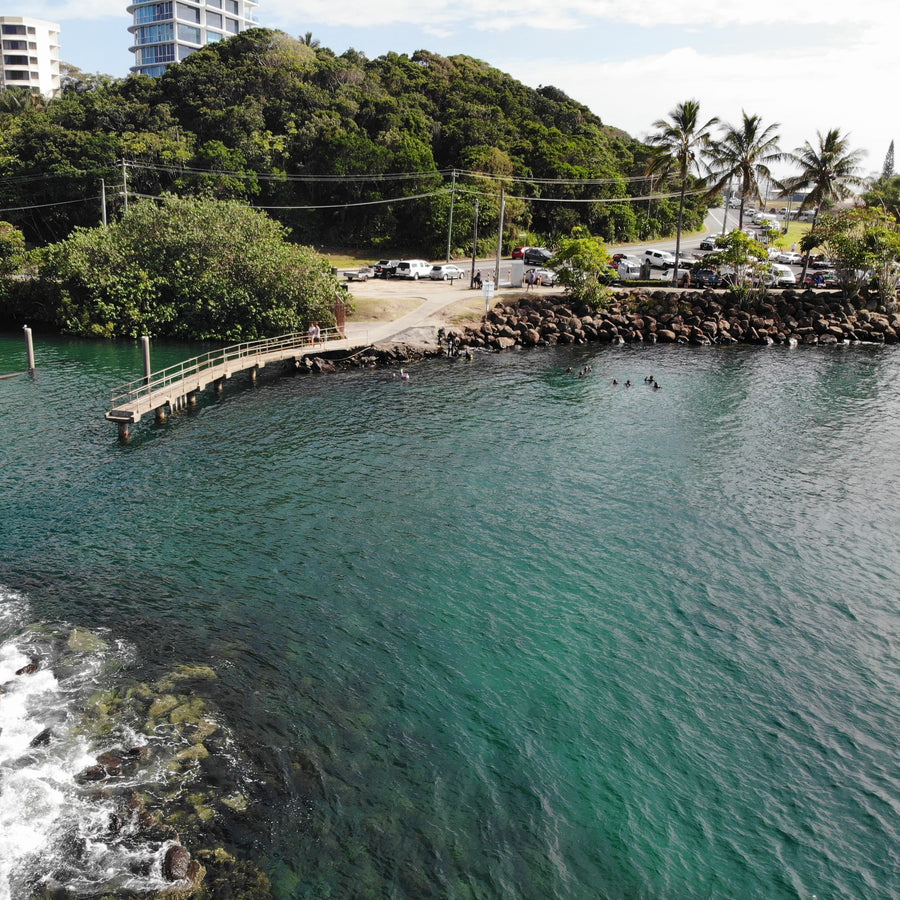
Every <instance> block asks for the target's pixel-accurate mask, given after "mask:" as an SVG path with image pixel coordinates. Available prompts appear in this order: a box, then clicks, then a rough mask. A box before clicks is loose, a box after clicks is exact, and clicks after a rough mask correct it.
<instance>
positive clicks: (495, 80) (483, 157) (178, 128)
mask: <svg viewBox="0 0 900 900" xmlns="http://www.w3.org/2000/svg"><path fill="white" fill-rule="evenodd" d="M0 120H2V129H0V191H2V196H0V204H2V207H3V209H4V210H6V211H5V212H4V213H3V217H4V218H5V219H8V220H9V221H11V222H12V223H13V224H15V225H18V226H19V227H20V228H22V230H23V231H24V232H25V234H26V237H27V238H28V240H29V241H31V242H32V243H36V244H45V243H50V242H53V241H57V240H59V239H61V238H63V237H65V236H66V235H67V234H68V233H69V232H70V231H71V230H72V228H73V227H74V226H76V225H90V226H92V225H96V224H97V223H98V221H99V219H100V208H101V205H100V193H101V181H102V182H103V183H104V184H105V189H106V199H107V208H108V211H109V215H110V216H116V215H118V214H119V213H120V212H121V210H122V206H123V198H124V190H123V182H124V183H125V184H126V185H127V191H128V197H129V201H130V202H134V201H135V200H136V198H137V197H139V196H145V197H157V196H160V195H161V194H163V193H174V194H178V195H181V196H200V197H206V198H220V199H228V200H234V199H236V200H242V201H246V202H248V203H250V204H252V205H254V206H257V207H260V208H262V209H265V210H266V211H267V212H268V214H269V215H271V216H272V217H273V218H275V219H277V220H278V221H280V222H281V223H283V224H285V225H287V226H288V227H289V228H290V229H291V233H292V235H293V238H294V239H295V240H298V241H301V242H304V243H310V244H313V245H316V246H326V245H327V246H332V247H337V246H343V247H366V248H372V249H376V248H383V249H384V250H388V249H389V248H391V247H404V248H415V249H416V250H418V251H419V252H421V253H422V254H423V255H428V256H435V255H440V254H441V252H442V251H443V250H445V249H446V246H447V240H448V222H449V219H450V207H451V203H452V206H453V216H452V219H453V230H452V236H451V243H452V247H453V248H454V249H459V250H465V251H468V249H470V248H471V241H472V232H473V225H474V214H475V201H476V199H477V201H478V207H479V219H478V223H479V229H480V234H481V235H482V236H483V237H488V236H490V237H491V240H495V235H496V228H497V222H498V217H499V206H500V190H501V187H502V189H503V191H504V193H505V196H506V206H505V223H506V226H507V228H506V231H505V234H506V236H507V240H508V241H509V242H514V241H515V240H516V239H517V237H518V235H519V234H521V233H524V232H530V233H532V234H535V235H538V236H540V237H541V238H543V239H544V240H546V241H550V242H552V241H553V240H554V239H555V238H557V237H559V236H562V235H564V234H568V233H569V232H570V230H571V228H572V227H573V226H574V225H576V224H583V225H586V226H587V227H588V228H589V229H590V230H591V232H592V233H594V234H596V235H598V236H600V237H602V238H604V239H606V240H608V241H621V240H629V239H630V240H636V239H641V238H647V237H653V236H658V235H661V234H668V233H671V232H672V231H674V227H675V215H676V211H677V204H676V202H675V201H673V200H648V199H644V200H640V201H631V202H609V201H610V200H611V199H615V198H629V197H641V196H645V195H646V194H647V193H648V192H649V190H650V188H649V186H648V182H647V181H646V180H645V179H644V178H643V176H644V173H645V169H646V162H647V158H648V154H649V151H648V148H647V147H646V146H645V145H643V144H641V143H639V142H637V141H635V140H633V139H632V138H631V137H629V136H628V135H627V134H625V133H624V132H622V131H620V130H618V129H616V128H614V127H610V126H608V125H605V124H604V123H603V122H602V121H601V119H600V118H599V117H598V116H597V115H595V114H594V113H592V112H591V111H590V110H589V109H587V108H586V107H585V106H583V105H581V104H579V103H577V102H575V101H574V100H572V99H571V98H569V97H567V96H566V95H565V94H563V93H562V92H561V91H560V90H558V89H556V88H554V87H543V88H540V89H538V90H533V89H531V88H528V87H525V86H524V85H522V84H521V83H519V82H517V81H515V80H514V79H513V78H511V77H510V76H508V75H505V74H504V73H502V72H500V71H498V70H497V69H495V68H492V67H491V66H489V65H488V64H487V63H484V62H482V61H480V60H476V59H472V58H470V57H467V56H453V57H449V58H447V57H441V56H437V55H435V54H433V53H428V52H426V51H419V52H417V53H414V54H413V55H412V56H411V57H410V56H406V55H398V54H394V53H390V54H388V55H386V56H383V57H379V58H378V59H375V60H369V59H367V58H366V57H365V56H364V55H362V54H360V53H357V52H356V51H353V50H349V51H347V52H346V53H344V54H343V55H341V56H336V55H335V54H334V53H333V52H332V51H330V50H328V49H327V48H322V47H316V46H309V45H307V44H305V43H303V42H302V41H298V40H295V39H293V38H291V37H289V36H288V35H285V34H283V33H281V32H276V31H269V30H265V29H256V30H253V31H249V32H245V33H243V34H241V35H237V36H235V37H234V38H232V39H230V40H228V41H225V42H223V43H220V44H212V45H209V46H207V47H205V48H204V49H203V50H200V51H198V52H196V53H194V54H192V55H191V56H190V57H188V58H187V60H185V61H184V62H183V63H181V64H179V65H176V66H173V67H171V68H170V69H169V70H168V71H167V72H166V74H165V75H163V76H162V77H160V78H158V79H149V78H146V77H137V76H132V77H129V78H127V79H125V80H122V81H112V80H110V79H103V78H87V79H79V78H76V79H71V80H70V83H69V84H68V85H67V87H66V89H65V91H64V93H63V96H62V97H60V98H59V99H57V100H52V101H49V102H47V103H46V104H41V103H23V104H21V105H20V106H19V105H17V104H16V103H14V102H7V103H6V104H5V106H4V108H3V109H0ZM123 161H124V163H123ZM451 188H453V189H452V190H451ZM654 189H655V191H656V192H659V189H660V185H659V183H658V182H657V183H656V184H655V185H654ZM694 202H695V204H696V205H695V207H693V208H690V209H689V211H688V219H689V221H688V222H687V227H691V226H692V225H694V226H695V225H697V224H698V223H699V220H700V217H701V216H702V205H701V204H702V201H700V200H695V201H694ZM17 207H27V208H24V209H18V210H17V209H16V208H17Z"/></svg>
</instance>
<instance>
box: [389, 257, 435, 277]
mask: <svg viewBox="0 0 900 900" xmlns="http://www.w3.org/2000/svg"><path fill="white" fill-rule="evenodd" d="M430 275H431V263H430V262H426V261H425V260H424V259H401V260H400V262H398V263H397V268H396V269H394V277H395V278H412V279H413V280H415V281H417V280H418V279H419V278H428V277H429V276H430Z"/></svg>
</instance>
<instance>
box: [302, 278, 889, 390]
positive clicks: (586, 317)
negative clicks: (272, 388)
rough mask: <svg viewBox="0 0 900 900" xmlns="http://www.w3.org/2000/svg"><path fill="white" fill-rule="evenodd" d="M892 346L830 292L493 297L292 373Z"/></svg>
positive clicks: (858, 310) (884, 330) (881, 311)
mask: <svg viewBox="0 0 900 900" xmlns="http://www.w3.org/2000/svg"><path fill="white" fill-rule="evenodd" d="M856 342H862V343H872V344H896V343H898V342H900V312H897V311H888V310H886V309H885V308H884V307H883V306H882V305H881V301H880V298H878V297H877V296H874V295H873V296H870V297H863V298H856V299H853V300H851V299H849V298H847V297H845V296H844V294H843V293H842V292H840V291H812V290H805V291H797V290H784V291H770V292H768V293H767V294H766V295H765V296H764V297H762V298H761V299H759V300H757V301H755V302H752V303H747V302H744V303H741V302H740V301H739V298H737V297H736V296H735V295H733V294H730V293H727V292H721V291H712V290H704V291H699V290H690V289H688V290H682V291H674V290H671V289H669V290H654V291H629V292H618V293H617V294H616V296H615V298H614V301H613V303H612V304H611V305H610V307H609V308H608V309H606V310H602V311H593V310H591V309H589V308H588V307H586V306H584V305H581V304H577V303H572V302H571V301H570V300H568V299H567V298H565V297H563V296H561V295H559V294H555V295H554V294H523V295H521V296H519V297H516V298H510V299H509V300H506V299H503V300H500V301H499V302H498V303H497V304H496V305H495V306H494V307H493V308H491V309H490V310H489V311H488V312H487V313H486V314H485V316H484V317H483V318H482V321H481V322H480V323H479V324H477V325H474V326H449V327H447V328H440V329H438V330H437V338H436V342H434V343H432V342H428V341H408V342H403V341H397V342H392V343H389V344H382V345H378V346H375V347H367V348H364V349H360V350H357V351H356V352H355V353H353V354H351V355H350V356H349V357H347V356H344V357H341V358H336V355H335V354H322V355H319V356H314V357H302V358H300V359H297V360H295V361H294V366H293V371H295V372H300V373H325V372H330V371H334V370H335V369H338V368H371V367H378V366H391V365H396V364H397V363H403V362H410V361H413V360H416V359H424V358H428V357H435V356H448V355H449V356H459V355H471V352H472V351H474V350H479V351H491V352H500V351H504V350H510V349H513V348H514V347H549V346H553V345H556V344H588V343H601V344H633V343H644V344H692V345H697V346H712V345H730V344H749V345H760V346H765V345H771V344H784V345H789V346H798V345H806V346H831V345H836V344H848V343H856Z"/></svg>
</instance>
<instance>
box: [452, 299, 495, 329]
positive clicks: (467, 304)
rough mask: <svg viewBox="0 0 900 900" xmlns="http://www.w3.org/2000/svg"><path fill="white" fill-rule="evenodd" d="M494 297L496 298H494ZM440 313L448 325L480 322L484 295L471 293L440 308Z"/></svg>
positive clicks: (482, 313)
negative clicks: (463, 298)
mask: <svg viewBox="0 0 900 900" xmlns="http://www.w3.org/2000/svg"><path fill="white" fill-rule="evenodd" d="M495 299H496V298H495ZM441 315H442V316H443V318H444V319H445V320H446V321H447V323H448V324H450V325H468V324H470V323H474V322H480V321H481V318H482V316H483V315H484V297H482V296H481V294H473V295H472V296H470V297H466V298H465V300H459V301H458V302H456V303H453V304H451V305H450V306H446V307H444V309H443V310H441Z"/></svg>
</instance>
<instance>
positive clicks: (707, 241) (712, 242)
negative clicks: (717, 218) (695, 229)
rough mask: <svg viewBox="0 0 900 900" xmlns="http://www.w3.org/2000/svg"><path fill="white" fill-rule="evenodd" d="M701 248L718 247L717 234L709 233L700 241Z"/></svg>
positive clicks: (710, 248) (711, 248) (712, 248)
mask: <svg viewBox="0 0 900 900" xmlns="http://www.w3.org/2000/svg"><path fill="white" fill-rule="evenodd" d="M700 249H701V250H715V249H716V236H715V235H714V234H710V235H707V236H706V237H705V238H703V240H702V241H700Z"/></svg>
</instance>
